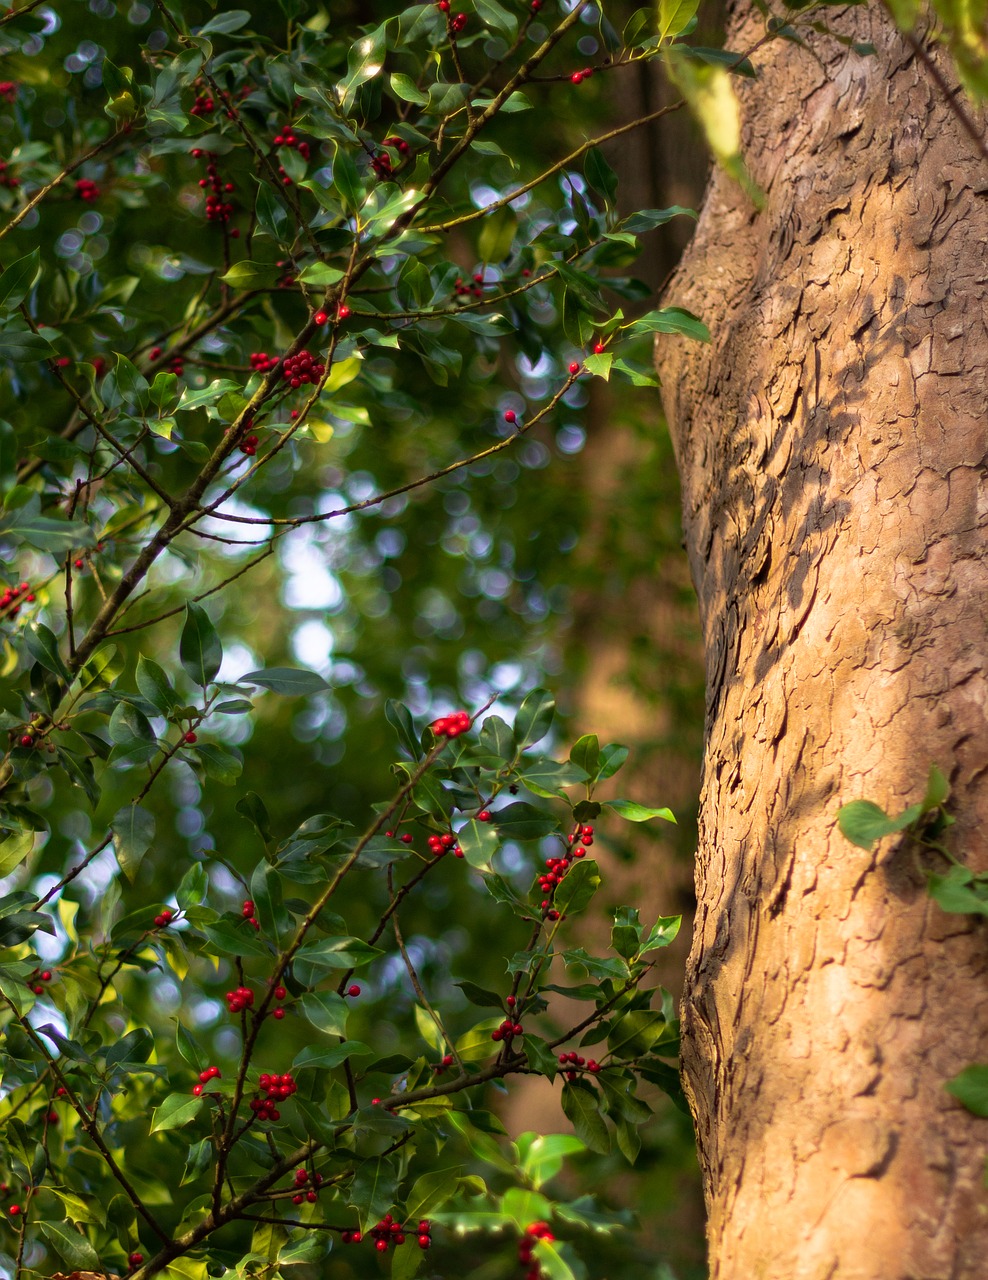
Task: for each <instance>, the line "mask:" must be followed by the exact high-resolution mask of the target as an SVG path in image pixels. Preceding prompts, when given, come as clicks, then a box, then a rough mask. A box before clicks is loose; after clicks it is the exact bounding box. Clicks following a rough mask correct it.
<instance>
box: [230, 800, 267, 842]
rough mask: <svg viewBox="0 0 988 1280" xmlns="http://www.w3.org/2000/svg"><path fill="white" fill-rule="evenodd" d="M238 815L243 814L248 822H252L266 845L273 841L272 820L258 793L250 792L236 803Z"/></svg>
mask: <svg viewBox="0 0 988 1280" xmlns="http://www.w3.org/2000/svg"><path fill="white" fill-rule="evenodd" d="M235 808H236V810H237V813H240V814H243V816H244V817H245V818H246V819H247V821H248V822H252V823H253V824H254V827H255V829H256V831H257V834H258V835H259V836H260V837H261V839H262V840H263V841H264V843H265V844H267V843H268V842H269V841H270V839H271V819H270V817H269V816H268V811H267V806H266V805H265V803H264V801H263V800H262V799H261V797H260V796H259V795H258V794H257V792H256V791H248V792H247V793H246V795H244V796H242V797H241V798H240V799H239V800H238V801H237V803H236V805H235Z"/></svg>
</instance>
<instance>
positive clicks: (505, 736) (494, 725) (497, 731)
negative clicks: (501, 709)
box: [479, 716, 515, 761]
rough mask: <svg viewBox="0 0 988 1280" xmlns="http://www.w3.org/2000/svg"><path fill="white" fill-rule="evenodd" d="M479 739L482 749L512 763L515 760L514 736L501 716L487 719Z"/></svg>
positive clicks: (482, 726)
mask: <svg viewBox="0 0 988 1280" xmlns="http://www.w3.org/2000/svg"><path fill="white" fill-rule="evenodd" d="M479 739H480V745H481V747H483V749H484V750H485V751H489V752H490V753H491V754H492V755H495V756H497V757H499V759H501V760H505V761H511V760H513V759H514V758H515V739H514V734H513V732H512V730H511V727H510V725H508V724H507V723H506V722H505V721H504V720H502V719H501V717H500V716H488V717H487V719H486V720H485V721H484V723H483V724H482V725H481V728H480V734H479Z"/></svg>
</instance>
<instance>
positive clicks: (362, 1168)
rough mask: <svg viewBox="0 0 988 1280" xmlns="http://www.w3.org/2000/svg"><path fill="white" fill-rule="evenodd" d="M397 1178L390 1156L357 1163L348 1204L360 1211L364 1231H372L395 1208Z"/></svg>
mask: <svg viewBox="0 0 988 1280" xmlns="http://www.w3.org/2000/svg"><path fill="white" fill-rule="evenodd" d="M397 1184H398V1177H397V1172H396V1170H395V1165H394V1161H393V1160H392V1159H391V1158H390V1157H389V1156H376V1157H366V1158H364V1159H363V1160H361V1161H359V1162H358V1164H357V1168H356V1172H355V1173H354V1175H353V1181H352V1182H351V1183H350V1195H349V1198H348V1201H347V1203H348V1204H349V1205H350V1206H351V1208H353V1209H356V1210H357V1214H358V1216H359V1219H360V1229H361V1231H369V1230H370V1228H371V1227H373V1226H374V1224H375V1223H377V1222H380V1220H381V1219H382V1218H383V1217H384V1215H385V1214H386V1213H387V1212H388V1210H389V1209H391V1208H393V1207H394V1202H395V1191H396V1189H397Z"/></svg>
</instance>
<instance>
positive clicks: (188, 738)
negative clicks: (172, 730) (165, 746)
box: [185, 729, 199, 747]
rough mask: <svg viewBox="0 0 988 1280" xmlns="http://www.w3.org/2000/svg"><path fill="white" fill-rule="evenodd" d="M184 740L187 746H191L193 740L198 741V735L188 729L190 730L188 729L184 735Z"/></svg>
mask: <svg viewBox="0 0 988 1280" xmlns="http://www.w3.org/2000/svg"><path fill="white" fill-rule="evenodd" d="M185 741H186V742H187V743H188V744H189V746H190V747H191V746H192V744H193V742H198V741H199V737H198V735H197V734H196V733H194V732H193V731H192V730H191V729H190V730H189V731H188V733H187V734H186V735H185Z"/></svg>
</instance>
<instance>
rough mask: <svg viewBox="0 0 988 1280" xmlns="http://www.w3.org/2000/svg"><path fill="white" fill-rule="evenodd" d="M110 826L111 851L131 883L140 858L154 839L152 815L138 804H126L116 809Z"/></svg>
mask: <svg viewBox="0 0 988 1280" xmlns="http://www.w3.org/2000/svg"><path fill="white" fill-rule="evenodd" d="M111 826H112V829H113V852H114V853H115V854H116V856H117V862H118V863H119V864H120V869H121V871H123V873H124V875H125V876H126V877H127V879H128V880H130V881H131V883H133V881H134V878H135V877H136V875H137V871H138V868H139V867H140V865H141V859H142V858H143V857H144V855H145V854H146V853H147V851H148V849H150V848H151V845H152V843H153V841H154V815H153V814H152V813H150V812H149V811H148V810H147V809H144V808H142V807H141V806H140V805H139V804H128V805H125V807H124V808H123V809H120V810H118V812H117V814H116V816H115V817H114V819H113V822H112V823H111Z"/></svg>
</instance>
